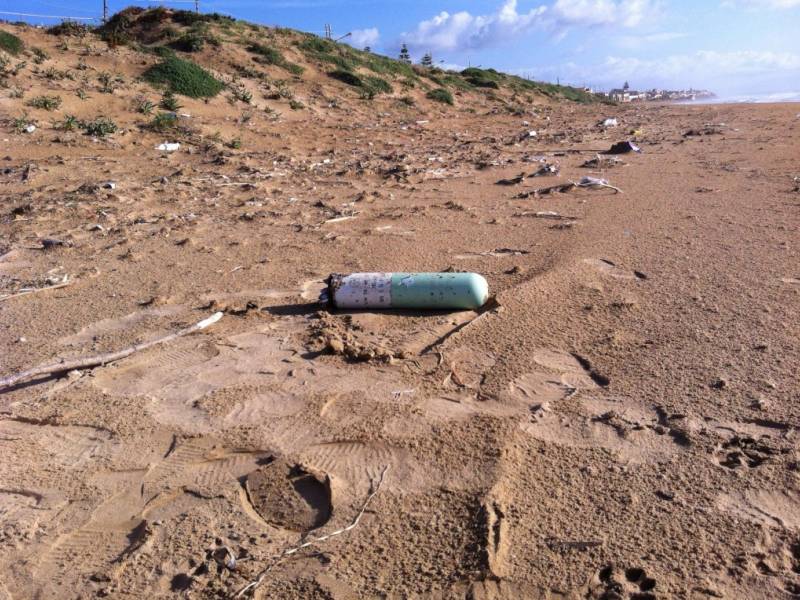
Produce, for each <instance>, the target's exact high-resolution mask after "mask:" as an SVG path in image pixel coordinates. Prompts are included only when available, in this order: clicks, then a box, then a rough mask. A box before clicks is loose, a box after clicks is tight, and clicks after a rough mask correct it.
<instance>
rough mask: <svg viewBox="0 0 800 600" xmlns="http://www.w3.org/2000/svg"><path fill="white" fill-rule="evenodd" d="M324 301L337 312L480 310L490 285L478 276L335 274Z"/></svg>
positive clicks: (465, 274) (451, 274) (323, 297)
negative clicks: (355, 310) (357, 309)
mask: <svg viewBox="0 0 800 600" xmlns="http://www.w3.org/2000/svg"><path fill="white" fill-rule="evenodd" d="M327 283H328V287H327V288H326V289H325V290H324V291H323V292H322V295H321V296H320V301H322V302H324V303H327V304H328V305H330V306H333V307H335V308H350V309H353V308H361V309H364V308H417V309H432V310H444V309H463V310H473V309H476V308H480V307H481V306H483V305H484V303H485V302H486V301H487V300H488V299H489V284H488V283H487V282H486V279H484V278H483V277H482V276H481V275H478V274H477V273H352V274H350V275H341V274H338V273H334V274H332V275H331V276H330V277H329V278H328V281H327Z"/></svg>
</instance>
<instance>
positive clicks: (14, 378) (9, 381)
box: [0, 312, 222, 390]
mask: <svg viewBox="0 0 800 600" xmlns="http://www.w3.org/2000/svg"><path fill="white" fill-rule="evenodd" d="M221 318H222V313H221V312H217V313H214V314H213V315H211V316H210V317H208V318H207V319H203V320H202V321H200V322H199V323H195V324H194V325H192V326H191V327H187V328H186V329H181V330H180V331H176V332H175V333H171V334H169V335H165V336H164V337H160V338H158V339H155V340H151V341H149V342H142V343H141V344H136V345H134V346H130V347H128V348H125V349H123V350H118V351H117V352H108V353H106V354H98V355H96V356H89V357H86V358H76V359H73V360H66V361H61V362H57V363H51V364H49V365H39V366H38V367H34V368H32V369H28V370H27V371H22V372H21V373H16V374H14V375H9V376H8V377H3V378H2V379H0V390H3V389H5V388H9V387H12V386H14V385H16V384H17V383H19V382H21V381H25V380H26V379H30V378H32V377H37V376H39V375H53V374H55V373H65V372H67V371H72V370H74V369H86V368H88V367H96V366H98V365H106V364H108V363H112V362H114V361H117V360H121V359H123V358H125V357H127V356H130V355H131V354H133V353H135V352H140V351H141V350H146V349H147V348H151V347H152V346H156V345H157V344H164V343H166V342H171V341H172V340H174V339H177V338H179V337H183V336H184V335H188V334H190V333H194V332H195V331H200V330H201V329H205V328H206V327H208V326H209V325H213V324H214V323H216V322H217V321H219V320H220V319H221Z"/></svg>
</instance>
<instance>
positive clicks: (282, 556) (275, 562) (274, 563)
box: [236, 465, 389, 598]
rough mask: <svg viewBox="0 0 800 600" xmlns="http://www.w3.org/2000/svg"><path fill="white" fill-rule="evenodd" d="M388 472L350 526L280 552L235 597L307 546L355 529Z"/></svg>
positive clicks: (372, 491) (257, 584) (258, 583)
mask: <svg viewBox="0 0 800 600" xmlns="http://www.w3.org/2000/svg"><path fill="white" fill-rule="evenodd" d="M388 470H389V465H386V466H385V467H383V470H382V471H381V474H380V477H379V478H378V483H377V484H372V485H370V492H369V494H367V498H366V499H365V500H364V504H362V505H361V509H360V510H359V511H358V513H357V514H356V517H355V518H354V519H353V520H352V522H351V523H350V525H348V526H347V527H343V528H341V529H337V530H336V531H332V532H331V533H328V534H326V535H322V536H320V537H316V538H311V539H309V540H307V541H306V542H303V543H302V544H300V545H299V546H295V547H294V548H287V549H286V550H284V551H283V552H281V553H280V554H278V555H277V556H275V557H274V558H273V559H272V561H271V562H270V563H269V564H268V565H267V566H266V567H265V568H264V569H262V570H261V572H260V573H259V574H258V576H257V577H256V578H255V579H254V580H253V581H251V582H250V583H248V584H247V585H246V586H244V587H243V588H242V589H240V590H239V591H238V592H237V593H236V597H237V598H241V597H242V596H244V595H245V594H247V593H252V592H254V591H255V590H256V588H257V587H258V586H260V585H261V584H262V583H264V579H266V577H267V575H268V574H269V572H270V571H271V570H272V569H274V568H275V567H276V566H277V565H278V564H280V563H281V562H283V561H284V560H286V559H287V558H289V557H290V556H291V555H293V554H296V553H297V552H300V550H302V549H304V548H308V547H309V546H314V545H316V544H320V543H322V542H325V541H327V540H329V539H331V538H332V537H336V536H337V535H342V534H343V533H347V532H348V531H351V530H352V529H355V528H356V527H357V526H358V524H359V523H360V522H361V517H363V516H364V513H365V512H366V510H367V507H368V506H369V503H370V502H372V499H373V498H374V497H375V496H376V495H377V494H378V492H379V491H380V490H381V486H382V485H383V480H384V477H385V476H386V472H387V471H388Z"/></svg>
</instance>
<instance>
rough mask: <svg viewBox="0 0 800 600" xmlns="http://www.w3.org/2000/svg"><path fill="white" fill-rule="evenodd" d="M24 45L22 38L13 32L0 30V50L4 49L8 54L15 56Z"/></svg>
mask: <svg viewBox="0 0 800 600" xmlns="http://www.w3.org/2000/svg"><path fill="white" fill-rule="evenodd" d="M24 47H25V45H24V44H23V43H22V40H21V39H19V38H18V37H17V36H15V35H14V34H13V33H9V32H7V31H2V30H0V50H5V51H6V52H8V53H9V54H13V55H14V56H16V55H17V54H19V53H20V52H22V49H23V48H24Z"/></svg>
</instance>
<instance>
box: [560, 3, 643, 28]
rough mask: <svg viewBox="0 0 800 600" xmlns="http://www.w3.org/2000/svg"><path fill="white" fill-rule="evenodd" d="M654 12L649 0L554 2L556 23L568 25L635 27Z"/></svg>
mask: <svg viewBox="0 0 800 600" xmlns="http://www.w3.org/2000/svg"><path fill="white" fill-rule="evenodd" d="M653 10H654V5H653V2H652V1H651V0H618V1H617V0H556V3H555V4H554V5H553V8H552V14H553V16H554V18H555V20H556V23H557V24H558V25H561V26H569V25H589V26H592V25H622V26H624V27H636V26H637V25H639V24H641V22H642V21H643V20H644V19H645V17H647V15H648V14H650V13H651V12H652V11H653Z"/></svg>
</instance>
